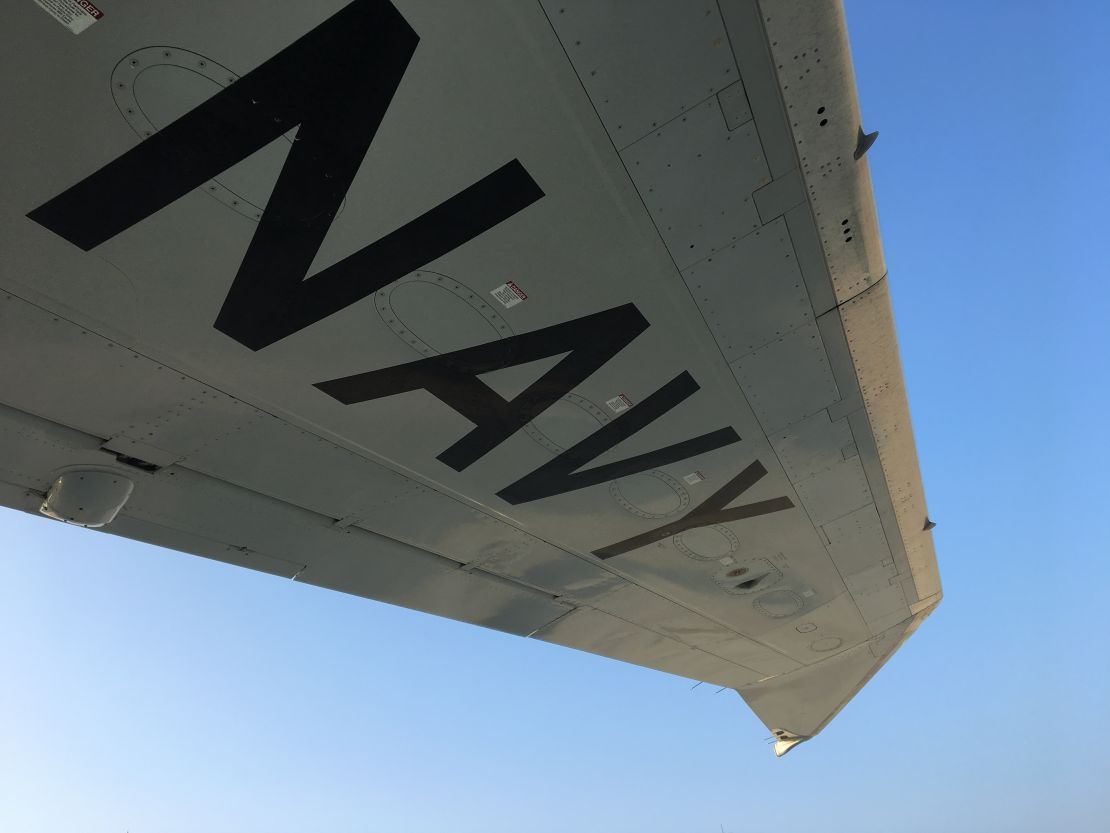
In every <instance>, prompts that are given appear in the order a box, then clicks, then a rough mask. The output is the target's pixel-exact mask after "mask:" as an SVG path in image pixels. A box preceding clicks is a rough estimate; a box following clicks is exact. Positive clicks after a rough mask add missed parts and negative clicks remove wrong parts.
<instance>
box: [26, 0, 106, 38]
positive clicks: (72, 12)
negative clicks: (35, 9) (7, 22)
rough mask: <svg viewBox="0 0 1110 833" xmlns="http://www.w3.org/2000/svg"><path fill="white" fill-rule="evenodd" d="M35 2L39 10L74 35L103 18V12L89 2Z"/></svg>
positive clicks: (84, 0) (77, 0)
mask: <svg viewBox="0 0 1110 833" xmlns="http://www.w3.org/2000/svg"><path fill="white" fill-rule="evenodd" d="M35 2H36V3H37V4H38V6H39V8H40V9H42V10H43V11H45V12H46V13H47V14H48V15H50V16H51V17H52V18H54V19H55V20H56V21H58V22H59V23H61V24H62V25H63V26H65V27H66V28H67V29H69V31H71V32H73V34H75V35H79V34H81V33H82V32H84V31H85V30H86V29H88V28H89V27H90V26H92V25H93V24H94V23H96V21H98V20H100V18H102V17H104V12H102V11H100V9H98V8H97V7H96V6H94V5H93V4H92V3H90V2H89V0H35Z"/></svg>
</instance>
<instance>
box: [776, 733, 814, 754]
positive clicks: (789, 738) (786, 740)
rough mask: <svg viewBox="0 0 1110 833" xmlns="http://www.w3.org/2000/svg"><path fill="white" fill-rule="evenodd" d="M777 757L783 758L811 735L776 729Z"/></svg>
mask: <svg viewBox="0 0 1110 833" xmlns="http://www.w3.org/2000/svg"><path fill="white" fill-rule="evenodd" d="M774 733H775V757H776V758H781V757H782V756H783V755H785V754H786V753H787V752H789V751H790V750H791V749H793V748H794V747H795V746H797V745H798V744H799V743H805V742H806V741H807V740H809V738H810V736H809V735H796V734H794V733H793V732H788V731H786V729H775V730H774Z"/></svg>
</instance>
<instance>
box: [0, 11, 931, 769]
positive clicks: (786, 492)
mask: <svg viewBox="0 0 1110 833" xmlns="http://www.w3.org/2000/svg"><path fill="white" fill-rule="evenodd" d="M201 7H204V9H203V11H204V13H200V11H201ZM267 8H268V7H267ZM264 12H265V10H264V9H263V8H262V7H261V6H260V7H259V11H258V17H259V18H260V19H261V18H262V17H263V14H264ZM263 22H264V25H261V26H260V25H258V21H257V20H256V19H254V18H252V15H250V14H244V13H243V12H242V10H241V9H238V8H236V9H235V10H231V9H227V8H224V4H219V3H214V2H204V3H197V4H191V6H190V8H189V9H188V10H185V9H182V10H177V9H169V8H167V9H159V10H157V11H154V10H146V9H143V10H130V11H128V10H123V9H121V10H119V11H118V12H115V13H113V15H112V16H111V17H109V18H105V19H103V20H98V21H97V22H96V23H95V25H92V26H90V27H89V28H88V29H87V30H86V31H84V32H82V33H81V34H80V35H79V36H78V37H77V38H76V39H74V38H73V36H72V35H71V34H70V33H69V32H67V31H65V29H64V28H61V27H58V26H57V24H56V22H55V21H52V20H51V19H50V18H48V17H46V16H45V15H42V14H41V12H40V11H39V10H38V9H36V8H34V7H33V6H32V7H31V8H30V9H29V10H26V11H25V13H24V14H20V15H16V16H15V22H14V23H13V28H14V29H17V30H18V31H16V32H13V37H12V38H11V40H12V43H13V45H14V49H13V51H12V52H11V54H8V55H6V56H5V58H4V60H5V61H6V62H11V65H12V66H16V65H19V66H23V67H28V66H29V67H39V68H42V70H41V71H32V72H25V73H21V75H24V76H25V77H26V82H25V83H23V84H22V85H19V86H10V87H8V88H7V89H6V91H5V97H6V104H7V108H8V110H9V112H26V113H30V114H31V116H30V117H29V118H28V119H26V120H25V121H24V122H22V123H20V124H18V125H9V126H7V127H6V128H4V129H5V131H6V134H7V136H8V139H9V141H8V144H9V146H11V148H12V151H11V152H10V153H9V154H7V155H6V156H5V157H4V158H3V160H2V161H0V164H2V165H3V168H4V177H5V181H6V182H8V183H9V184H10V185H9V187H8V188H7V189H6V190H5V193H4V196H3V198H2V199H3V209H4V214H5V216H4V221H3V224H2V229H3V230H2V231H0V235H2V238H0V239H2V240H3V247H4V252H5V256H4V260H3V264H2V265H0V277H2V285H3V291H4V299H5V302H4V303H3V305H2V306H0V319H2V320H0V355H3V356H4V360H3V362H2V363H0V403H2V404H0V502H2V503H4V504H5V505H7V506H10V507H13V508H17V509H22V510H25V511H29V512H35V511H38V510H39V508H40V506H41V504H42V503H43V500H44V498H47V497H49V496H50V492H51V489H52V484H55V483H56V482H57V480H58V478H59V476H62V475H64V474H66V473H67V472H88V471H101V472H112V473H114V474H116V475H118V476H119V477H123V478H126V479H128V480H130V481H131V482H133V483H134V490H133V492H132V493H131V494H130V497H129V498H128V499H127V502H126V504H125V505H124V506H123V508H122V510H121V512H120V514H119V515H118V516H117V517H116V518H115V520H114V521H112V522H111V523H110V524H109V525H108V526H106V527H104V531H106V532H109V533H114V534H119V535H123V536H126V537H130V538H135V539H138V540H143V541H148V542H150V543H153V544H157V545H159V546H164V547H169V548H173V549H177V550H181V551H184V552H190V553H194V554H197V555H202V556H205V557H209V558H215V559H218V560H221V561H226V562H229V563H233V564H238V565H241V566H245V567H250V568H252V569H256V570H261V571H263V572H268V573H271V574H274V575H277V576H283V577H286V578H293V579H296V580H297V581H301V582H306V583H309V584H315V585H319V586H322V587H328V588H332V589H335V590H340V591H343V592H347V593H353V594H357V595H362V596H366V597H368V598H373V599H378V600H382V601H386V602H390V603H393V604H399V605H404V606H406V607H411V608H415V609H419V610H424V611H428V612H430V613H435V614H438V615H443V616H448V617H451V618H455V619H459V620H461V621H466V622H472V623H475V624H480V625H484V626H487V627H492V628H497V629H500V630H503V631H506V632H509V633H515V634H519V635H521V636H529V637H533V638H537V639H543V640H546V641H549V642H554V643H558V644H562V645H567V646H569V647H574V648H578V649H582V650H586V651H590V652H593V653H597V654H602V655H605V656H609V657H613V658H616V659H621V660H625V661H628V662H633V663H637V664H640V665H645V666H648V667H652V668H657V669H659V670H663V671H667V672H670V673H674V674H679V675H683V676H686V677H690V678H693V679H698V680H705V681H709V682H713V683H717V684H719V685H721V686H727V687H729V688H734V689H736V690H738V691H739V692H740V694H741V695H742V696H743V697H744V699H745V700H746V701H747V702H748V704H749V705H750V706H751V708H752V709H753V710H754V711H755V712H756V714H757V715H758V716H759V717H760V719H761V720H762V721H763V722H764V723H765V724H766V725H767V726H768V727H769V728H771V729H772V730H773V731H774V732H775V734H776V737H777V739H778V741H779V742H778V746H777V749H778V751H779V752H780V753H781V752H784V751H786V750H787V749H789V748H791V747H792V746H793V745H795V744H796V743H797V742H800V741H801V740H804V739H806V738H808V737H811V736H813V735H814V734H816V733H817V732H819V731H820V730H821V729H822V728H823V727H824V726H825V725H826V724H827V723H828V721H829V720H830V719H831V718H832V717H833V716H834V715H835V714H836V713H837V712H838V711H839V710H840V708H841V707H842V706H843V705H844V704H845V703H846V702H847V701H848V700H849V699H850V698H851V697H852V696H853V695H854V694H855V692H856V691H858V690H859V689H860V687H862V685H863V684H864V683H865V682H866V681H867V680H868V679H869V678H870V676H871V675H872V674H874V673H875V672H876V671H877V669H878V668H879V667H880V666H881V665H882V664H883V662H884V661H885V660H886V659H887V658H888V657H889V656H890V655H891V653H892V652H893V651H894V650H895V649H897V648H898V647H899V646H900V645H901V644H902V642H903V641H904V640H905V639H906V638H907V637H908V636H909V635H910V634H911V633H912V632H913V630H914V629H915V628H916V627H917V626H918V624H919V623H920V622H921V621H922V619H924V617H925V616H927V615H928V614H929V613H930V612H931V611H932V609H933V608H934V607H935V606H936V604H937V603H939V600H940V596H941V589H940V583H939V578H938V574H937V568H936V559H935V555H934V552H933V545H932V539H931V533H930V532H929V529H928V527H929V526H930V524H929V522H928V518H927V513H926V507H925V501H924V493H923V489H922V485H921V480H920V475H919V469H918V463H917V458H916V452H915V447H914V441H913V434H912V427H911V424H910V419H909V411H908V405H907V401H906V395H905V389H904V385H903V380H902V373H901V365H900V360H899V357H898V349H897V341H896V337H895V329H894V323H893V317H892V312H891V307H890V301H889V295H888V290H887V280H886V267H885V264H884V261H883V256H882V250H881V246H880V242H879V232H878V226H877V220H876V215H875V208H874V201H873V197H872V194H871V185H870V178H869V174H868V167H867V166H868V163H867V157H866V156H865V155H863V156H861V155H860V153H861V152H863V151H865V150H866V142H863V143H862V144H861V137H862V136H863V134H864V131H863V130H862V127H863V126H862V122H861V116H860V112H859V106H858V103H857V101H856V92H855V81H854V77H853V75H852V67H851V59H850V53H849V50H848V43H847V36H846V32H845V28H844V20H843V13H842V10H841V9H840V8H839V7H838V6H836V5H834V4H827V3H824V2H817V0H797V2H791V3H763V4H759V3H756V2H754V0H724V1H723V2H721V3H720V4H719V6H717V5H713V6H708V7H707V8H705V9H700V7H699V9H698V10H697V11H696V13H695V11H694V10H693V8H692V7H689V6H687V5H685V4H673V3H664V2H657V3H648V4H637V5H636V6H635V7H632V6H631V5H629V6H627V7H625V6H623V5H621V4H596V3H592V2H586V0H561V2H559V3H552V2H547V0H544V2H541V3H539V4H534V5H529V4H504V5H498V4H490V5H489V6H488V7H484V6H483V7H481V8H477V7H475V8H470V7H467V8H466V9H465V10H464V9H462V8H458V9H456V8H453V7H450V6H444V5H443V4H436V3H425V2H417V0H411V2H400V0H398V2H396V3H395V4H390V3H387V2H385V0H356V2H353V3H349V4H346V3H342V2H338V0H336V2H328V3H321V4H308V5H305V4H300V5H297V6H294V5H293V4H289V5H288V6H287V7H285V8H284V10H283V13H282V14H268V16H265V18H264V20H263ZM368 43H370V44H373V45H374V48H373V49H365V50H364V49H362V48H361V45H363V44H368ZM10 68H11V67H9V69H10ZM45 68H51V69H50V71H47V70H46V69H45ZM63 72H64V73H65V76H66V78H67V80H66V81H65V83H62V82H61V81H60V80H59V78H60V74H61V73H63ZM857 156H858V157H859V158H857ZM54 497H57V495H56V493H55V495H54Z"/></svg>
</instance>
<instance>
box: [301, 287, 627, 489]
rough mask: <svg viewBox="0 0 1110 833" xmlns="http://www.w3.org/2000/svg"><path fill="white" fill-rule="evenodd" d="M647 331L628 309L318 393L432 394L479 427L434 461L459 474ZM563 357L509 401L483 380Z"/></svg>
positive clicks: (343, 381) (353, 396) (354, 396)
mask: <svg viewBox="0 0 1110 833" xmlns="http://www.w3.org/2000/svg"><path fill="white" fill-rule="evenodd" d="M647 327H648V322H647V320H646V319H645V318H644V316H643V315H641V314H640V311H639V310H638V309H636V307H635V306H634V305H632V304H624V305H623V306H619V307H614V308H613V309H609V310H605V311H604V312H597V313H594V314H592V315H587V316H583V317H582V318H576V319H574V320H572V321H566V322H564V323H562V324H556V325H554V326H551V327H545V328H543V329H542V330H534V331H532V332H530V333H523V334H521V335H517V336H512V337H511V338H506V339H502V340H500V341H492V342H489V343H487V344H480V345H478V346H477V347H468V348H466V349H464V350H456V351H454V352H452V353H445V354H444V355H442V356H433V357H431V358H428V359H420V360H418V361H414V362H409V363H408V364H402V365H397V366H395V367H387V368H384V369H382V370H372V371H369V372H368V373H359V374H357V375H354V376H345V377H343V378H340V379H332V380H330V381H327V382H318V383H317V384H316V387H317V388H319V389H320V390H322V391H323V392H324V393H326V394H328V396H331V397H333V398H335V399H338V400H339V401H340V402H342V403H344V404H345V405H352V404H354V403H356V402H367V401H369V400H371V399H380V398H382V397H383V396H393V395H395V394H398V393H405V392H406V391H412V390H420V389H424V390H427V391H428V392H429V393H431V394H432V395H433V396H435V397H436V398H437V399H439V400H440V401H441V402H443V404H445V405H447V406H448V407H449V408H453V409H454V410H455V411H457V412H458V413H460V414H462V415H463V416H464V417H466V418H467V419H468V420H470V421H471V422H473V423H474V426H475V427H474V429H473V430H472V431H470V432H469V433H468V434H467V435H466V436H464V437H463V438H462V439H461V440H459V441H458V442H456V443H455V444H454V445H452V446H451V447H450V448H448V449H447V450H446V451H444V452H443V453H442V454H440V455H438V457H437V459H438V460H439V461H440V462H442V463H445V464H446V465H448V466H450V467H451V468H453V469H454V470H455V471H462V470H463V469H465V468H466V467H467V466H469V465H470V464H471V463H473V462H475V461H476V460H478V459H479V458H480V457H482V456H483V455H484V454H487V453H488V452H489V451H491V450H492V449H494V448H496V447H497V446H498V445H500V444H501V443H502V442H504V441H505V440H507V439H508V438H509V437H511V436H512V435H513V434H514V433H516V432H517V431H519V430H520V429H521V428H523V427H524V426H525V425H526V424H527V423H528V422H529V421H530V420H532V419H535V417H537V416H538V415H539V414H541V413H543V412H544V411H545V410H546V409H547V408H549V407H550V406H551V404H552V403H553V402H555V401H556V400H557V399H559V398H560V397H562V396H564V395H566V394H567V393H569V392H570V391H571V390H573V389H574V387H575V386H576V385H578V384H579V383H581V382H582V381H583V380H584V379H586V378H587V377H588V376H589V375H590V374H591V373H593V372H594V371H595V370H597V369H598V368H599V367H601V366H602V365H603V364H605V362H607V361H609V359H611V358H612V357H613V356H615V355H616V354H617V353H619V352H620V351H621V350H622V349H624V347H625V346H627V345H628V343H629V342H631V341H632V340H633V339H634V338H636V336H638V335H639V334H640V333H642V332H643V331H644V330H646V329H647ZM562 353H566V354H567V355H566V356H564V357H563V358H562V360H560V361H559V362H558V363H557V364H556V365H555V366H554V367H552V368H551V369H550V370H549V371H547V372H546V373H545V374H543V376H541V377H540V378H539V379H537V380H536V381H535V382H533V383H532V384H531V385H529V386H528V388H527V389H525V390H524V391H523V392H522V393H520V394H519V395H517V396H516V397H515V398H514V399H512V400H511V401H506V400H505V399H503V398H502V397H501V396H499V395H498V394H497V393H495V392H494V391H493V390H492V389H491V388H490V387H489V385H487V384H486V383H485V382H483V381H482V380H481V379H479V378H478V377H479V376H480V375H481V374H483V373H489V372H491V371H494V370H499V369H501V368H505V367H512V366H513V365H518V364H524V363H525V362H531V361H536V360H538V359H543V358H548V357H550V356H557V355H560V354H562ZM640 407H643V406H640Z"/></svg>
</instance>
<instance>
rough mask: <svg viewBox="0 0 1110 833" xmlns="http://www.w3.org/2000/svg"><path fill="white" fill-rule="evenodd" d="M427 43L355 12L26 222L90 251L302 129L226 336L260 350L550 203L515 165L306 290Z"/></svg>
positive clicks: (380, 0) (376, 4) (379, 10)
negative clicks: (375, 141)
mask: <svg viewBox="0 0 1110 833" xmlns="http://www.w3.org/2000/svg"><path fill="white" fill-rule="evenodd" d="M418 41H419V37H418V36H417V34H416V32H414V31H413V30H412V28H411V27H410V26H409V25H408V23H407V22H406V21H405V19H404V18H403V17H402V16H401V15H400V13H399V12H398V11H397V10H396V9H395V8H394V7H393V5H392V4H391V3H389V2H388V1H387V0H356V2H353V3H351V4H350V5H348V6H346V7H345V8H343V9H342V10H341V11H339V12H338V13H337V14H335V15H334V16H332V17H331V18H329V19H328V20H326V21H324V23H322V24H320V25H319V26H318V27H316V28H315V29H313V30H312V31H311V32H309V33H308V34H306V35H305V36H304V37H302V38H300V39H299V40H297V41H296V42H295V43H293V44H292V45H290V46H288V47H287V48H285V49H284V50H282V51H281V52H279V53H278V54H277V55H275V56H274V57H273V58H271V59H269V60H268V61H266V62H265V63H264V64H262V65H261V66H259V67H258V68H256V69H255V70H253V71H251V72H250V73H248V74H247V75H245V76H243V77H242V78H241V79H239V80H238V81H236V82H235V83H233V84H231V85H229V86H228V87H226V88H225V89H223V90H222V91H220V92H218V93H216V95H214V96H212V97H211V98H210V99H208V100H207V101H205V102H204V103H203V104H201V105H200V106H198V107H196V108H195V109H193V110H191V111H189V112H188V113H186V114H185V115H184V116H182V117H181V118H179V119H178V120H177V121H175V122H173V123H172V124H170V125H169V126H168V127H166V128H165V129H164V130H161V131H159V132H158V133H156V134H155V135H154V136H151V137H150V138H149V139H147V140H146V141H144V142H143V143H142V144H140V145H138V146H137V147H135V148H134V149H132V150H131V151H128V152H127V153H125V154H124V155H123V156H120V157H119V158H118V159H116V160H114V161H112V162H110V163H108V164H107V165H105V166H104V167H103V168H101V169H100V170H99V171H97V172H96V173H94V174H92V175H91V176H89V177H88V178H86V179H84V180H82V181H81V182H79V183H77V184H76V185H74V186H73V187H71V188H70V189H68V190H67V191H65V192H63V193H62V194H60V195H58V196H57V197H55V198H54V199H52V200H50V201H49V202H47V203H45V204H43V205H42V206H40V207H39V208H36V209H35V210H34V211H32V212H31V213H30V214H28V216H29V217H30V218H31V219H32V220H34V221H35V222H37V223H39V224H41V225H43V226H45V227H46V228H48V229H50V230H51V231H53V232H55V233H56V234H58V235H60V236H61V237H64V238H65V239H66V240H69V241H70V242H71V243H73V244H74V245H76V246H79V247H80V248H82V249H85V250H86V251H88V250H89V249H92V248H93V247H95V246H97V245H99V244H101V243H103V242H104V241H106V240H108V239H109V238H111V237H113V236H115V235H117V234H119V233H120V232H122V231H124V230H125V229H128V228H130V227H131V226H133V225H135V224H136V223H138V222H139V221H140V220H143V219H144V218H146V217H148V216H150V215H151V214H153V213H154V212H156V211H158V210H160V209H162V208H164V207H165V206H167V205H169V204H170V203H172V202H174V201H175V200H177V199H179V198H181V197H182V196H184V195H185V194H187V193H189V192H190V191H192V190H193V189H195V188H197V187H199V186H201V185H202V184H203V183H204V182H206V181H207V180H209V179H211V178H212V177H214V176H217V175H218V174H220V173H221V172H223V171H225V170H227V169H228V168H229V167H231V166H232V165H234V164H236V163H237V162H240V161H241V160H243V159H245V158H246V157H247V156H249V155H250V154H252V153H254V152H255V151H257V150H258V149H259V148H262V147H263V146H265V145H266V144H267V143H269V142H271V141H273V140H275V139H277V138H278V137H279V136H281V135H282V134H284V133H287V132H288V131H290V130H292V129H293V128H294V127H296V128H297V133H296V141H295V142H294V143H293V146H292V147H291V148H290V150H289V155H288V157H287V158H286V161H285V165H284V166H283V168H282V170H281V173H280V175H279V176H278V180H277V183H276V184H275V186H274V190H273V193H272V194H271V196H270V200H269V203H268V205H267V208H266V211H265V213H264V214H263V216H262V219H261V221H260V222H259V225H258V230H257V231H256V232H255V234H254V238H253V239H252V240H251V243H250V246H249V247H248V249H247V252H246V255H245V256H244V258H243V261H242V263H241V265H240V267H239V271H238V274H237V275H236V276H235V280H234V282H233V284H232V286H231V290H230V292H229V293H228V296H227V298H226V299H225V301H224V305H223V308H222V309H221V310H220V314H219V316H218V318H217V319H216V323H215V326H216V328H217V329H218V330H220V331H222V332H224V333H226V334H227V335H229V336H231V337H232V338H233V339H235V340H236V341H238V342H240V343H241V344H243V345H245V346H247V347H249V348H250V349H252V350H259V349H261V348H263V347H266V346H267V345H270V344H273V343H274V342H275V341H278V340H279V339H282V338H285V337H286V336H288V335H290V334H292V333H295V332H297V331H298V330H301V329H303V328H305V327H307V326H309V325H311V324H314V323H316V322H317V321H320V320H321V319H323V318H325V317H327V316H329V315H332V314H333V313H335V312H338V311H339V310H341V309H343V308H345V307H347V306H349V305H350V304H353V303H355V302H356V301H359V300H361V299H362V298H364V297H366V296H367V295H369V294H370V293H372V292H375V291H377V290H378V289H380V288H381V287H383V286H386V285H387V284H389V283H392V282H393V281H395V280H397V279H398V278H401V277H403V276H404V275H406V274H408V273H409V272H411V271H413V270H414V269H418V268H420V267H421V266H423V265H425V264H426V263H428V262H430V261H432V260H435V259H436V258H438V257H441V256H443V255H445V254H447V253H448V252H450V251H451V250H452V249H455V248H457V247H458V246H461V245H463V244H464V243H466V242H467V241H469V240H472V239H473V238H475V237H477V236H478V235H480V234H482V233H483V232H485V231H488V230H489V229H491V228H493V227H494V226H496V225H498V224H499V223H501V222H503V221H504V220H506V219H508V218H509V217H511V216H512V215H514V214H516V213H517V212H519V211H521V210H522V209H524V208H526V207H527V206H529V205H531V204H532V203H533V202H535V201H536V200H538V199H540V198H541V197H542V196H543V192H542V191H541V190H540V188H539V186H538V185H537V184H536V183H535V181H533V179H532V178H531V176H529V175H528V173H527V171H525V170H524V167H523V166H522V165H521V164H520V162H518V161H516V160H513V161H511V162H509V163H507V164H506V165H504V166H503V167H501V168H499V169H498V170H496V171H494V172H493V173H491V174H489V175H488V176H486V177H484V178H483V179H481V180H479V181H478V182H476V183H475V184H473V185H471V186H470V187H468V188H466V189H464V190H463V191H461V192H459V193H458V194H456V195H455V196H453V197H451V198H449V199H447V200H446V201H444V202H443V203H441V204H440V205H438V206H436V207H435V208H432V209H431V210H429V211H428V212H426V213H424V214H422V215H421V216H420V217H418V218H416V219H414V220H412V221H411V222H409V223H407V224H406V225H403V226H401V227H400V228H398V229H396V230H395V231H393V232H391V233H389V234H387V235H386V236H385V237H383V238H381V239H380V240H378V241H376V242H374V243H371V244H370V245H368V246H366V247H364V248H363V249H361V250H359V251H358V252H355V253H354V254H352V255H350V256H349V257H347V258H345V259H344V260H342V261H340V262H338V263H336V264H334V265H332V266H329V267H328V268H326V269H324V270H322V271H321V272H319V273H317V274H316V275H313V276H312V277H311V278H310V279H308V280H305V277H306V275H307V274H308V269H309V267H310V265H311V263H312V260H313V258H314V257H315V256H316V253H317V252H318V251H319V248H320V245H321V243H322V242H323V240H324V237H325V235H326V234H327V232H328V229H329V228H330V226H331V223H332V220H333V218H334V217H335V215H336V212H337V211H338V209H339V206H340V204H341V203H342V200H343V198H344V196H345V195H346V193H347V189H348V188H349V187H350V184H351V181H352V179H353V178H354V176H355V174H356V173H357V171H358V169H359V166H360V165H361V164H362V161H363V158H364V157H365V155H366V152H367V150H368V149H369V147H370V143H371V141H372V140H373V138H374V134H375V133H376V132H377V129H378V126H379V125H380V124H381V121H382V119H383V117H384V116H385V112H386V110H387V108H388V107H389V104H390V101H391V100H392V98H393V95H394V93H395V92H396V90H397V87H398V85H399V84H400V81H401V77H402V76H403V75H404V73H405V69H406V68H407V66H408V63H409V61H410V59H411V58H412V55H413V52H414V51H415V50H416V45H417V42H418Z"/></svg>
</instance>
